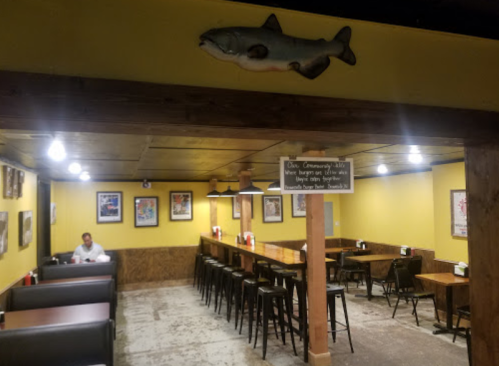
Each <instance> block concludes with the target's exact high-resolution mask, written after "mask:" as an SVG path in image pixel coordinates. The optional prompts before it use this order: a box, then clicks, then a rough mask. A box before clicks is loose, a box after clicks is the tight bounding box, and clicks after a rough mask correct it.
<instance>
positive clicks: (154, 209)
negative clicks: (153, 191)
mask: <svg viewBox="0 0 499 366" xmlns="http://www.w3.org/2000/svg"><path fill="white" fill-rule="evenodd" d="M134 202H135V227H151V226H158V197H135V199H134Z"/></svg>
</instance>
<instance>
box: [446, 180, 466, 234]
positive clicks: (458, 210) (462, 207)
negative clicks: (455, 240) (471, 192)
mask: <svg viewBox="0 0 499 366" xmlns="http://www.w3.org/2000/svg"><path fill="white" fill-rule="evenodd" d="M450 206H451V235H452V236H458V237H462V238H467V237H468V204H467V200H466V190H465V189H454V190H451V191H450Z"/></svg>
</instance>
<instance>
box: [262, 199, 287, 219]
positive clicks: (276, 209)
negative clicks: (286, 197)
mask: <svg viewBox="0 0 499 366" xmlns="http://www.w3.org/2000/svg"><path fill="white" fill-rule="evenodd" d="M262 210H263V222H264V223H271V222H282V196H262Z"/></svg>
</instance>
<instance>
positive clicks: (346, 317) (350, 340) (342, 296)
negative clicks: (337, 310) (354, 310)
mask: <svg viewBox="0 0 499 366" xmlns="http://www.w3.org/2000/svg"><path fill="white" fill-rule="evenodd" d="M341 301H342V303H343V312H344V313H345V321H346V323H347V333H348V341H349V342H350V350H351V351H352V353H354V352H353V344H352V336H351V335H350V322H349V321H348V312H347V302H346V301H345V293H342V294H341Z"/></svg>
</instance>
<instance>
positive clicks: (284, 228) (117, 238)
mask: <svg viewBox="0 0 499 366" xmlns="http://www.w3.org/2000/svg"><path fill="white" fill-rule="evenodd" d="M256 185H257V186H259V187H260V188H262V189H264V190H266V188H267V187H268V185H269V183H256ZM52 186H53V197H52V201H53V202H56V204H57V222H56V224H55V225H52V252H53V253H57V252H65V251H71V250H73V249H74V248H76V246H77V245H79V244H81V234H82V233H83V232H86V231H88V232H90V233H91V234H92V236H93V238H94V240H95V242H97V243H99V244H101V245H103V246H104V248H105V249H118V248H136V247H158V246H182V245H196V244H197V243H198V242H199V234H200V233H202V232H208V231H209V228H210V216H209V215H210V208H209V200H208V198H206V193H208V183H153V184H152V189H143V188H141V184H140V183H139V182H128V183H120V182H113V183H97V182H95V183H92V182H90V183H89V182H81V183H73V182H53V183H52ZM231 187H232V189H234V190H237V189H238V187H239V185H238V184H237V183H236V184H231ZM225 189H227V184H225V183H220V184H219V185H218V190H219V191H224V190H225ZM171 190H174V191H175V190H178V191H182V190H186V191H188V190H192V191H193V195H194V220H193V221H192V222H191V221H183V222H178V221H177V222H172V221H170V219H169V211H168V210H169V192H170V191H171ZM97 191H122V192H123V223H116V224H97V223H96V193H97ZM265 194H268V195H271V194H272V193H271V192H270V191H265ZM136 196H158V197H159V205H160V210H159V217H160V219H159V226H158V227H154V228H135V227H134V206H133V198H134V197H136ZM324 200H325V201H331V202H333V211H334V216H333V218H334V220H335V221H340V202H339V197H338V195H326V196H325V199H324ZM217 203H218V224H219V225H220V226H221V227H222V229H223V230H224V231H225V232H228V233H230V234H233V235H236V234H238V233H239V231H240V220H234V219H232V201H231V199H230V198H219V199H218V202H217ZM283 206H284V221H283V223H272V224H264V223H263V220H262V198H261V196H255V197H254V210H255V212H254V219H253V221H252V224H253V232H254V233H255V235H256V236H257V237H258V239H257V240H259V241H273V240H296V239H305V238H306V229H305V219H304V218H292V217H291V196H290V195H286V196H285V197H284V203H283ZM340 229H341V227H340V226H335V227H334V234H335V235H334V237H340V235H341V231H340Z"/></svg>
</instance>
